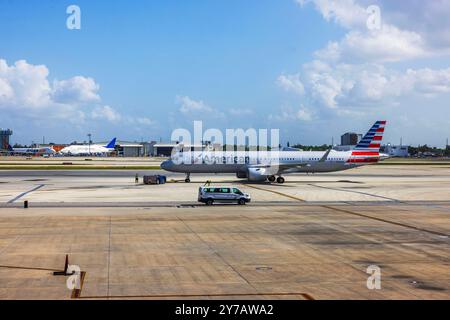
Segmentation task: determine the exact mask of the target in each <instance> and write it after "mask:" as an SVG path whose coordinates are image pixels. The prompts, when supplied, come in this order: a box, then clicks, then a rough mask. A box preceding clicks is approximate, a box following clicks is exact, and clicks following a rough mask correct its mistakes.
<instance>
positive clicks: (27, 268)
mask: <svg viewBox="0 0 450 320" xmlns="http://www.w3.org/2000/svg"><path fill="white" fill-rule="evenodd" d="M0 268H4V269H21V270H39V271H61V270H58V269H47V268H36V267H19V266H3V265H0Z"/></svg>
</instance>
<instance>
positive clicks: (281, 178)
mask: <svg viewBox="0 0 450 320" xmlns="http://www.w3.org/2000/svg"><path fill="white" fill-rule="evenodd" d="M267 180H269V182H272V183H273V182H275V181H276V182H277V183H279V184H283V183H284V182H285V180H284V178H283V177H278V178H276V177H275V176H269V177H268V178H267Z"/></svg>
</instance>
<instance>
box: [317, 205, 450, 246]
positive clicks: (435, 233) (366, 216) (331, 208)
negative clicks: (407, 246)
mask: <svg viewBox="0 0 450 320" xmlns="http://www.w3.org/2000/svg"><path fill="white" fill-rule="evenodd" d="M321 207H322V208H326V209H330V210H335V211H339V212H343V213H348V214H351V215H354V216H358V217H362V218H368V219H372V220H376V221H380V222H384V223H389V224H393V225H397V226H400V227H404V228H408V229H413V230H416V231H422V232H427V233H431V234H434V235H436V236H440V237H447V238H448V237H449V235H448V234H445V233H441V232H438V231H432V230H428V229H423V228H419V227H415V226H411V225H409V224H405V223H401V222H395V221H392V220H386V219H382V218H377V217H374V216H369V215H366V214H363V213H358V212H354V211H350V210H346V209H341V208H335V207H332V206H327V205H322V206H321Z"/></svg>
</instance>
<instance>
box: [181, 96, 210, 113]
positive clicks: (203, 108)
mask: <svg viewBox="0 0 450 320" xmlns="http://www.w3.org/2000/svg"><path fill="white" fill-rule="evenodd" d="M176 102H177V103H178V104H180V109H179V110H180V112H181V113H184V114H187V113H193V112H212V111H213V108H211V107H210V106H208V105H207V104H205V103H204V102H203V101H201V100H198V101H197V100H194V99H191V98H190V97H188V96H177V97H176Z"/></svg>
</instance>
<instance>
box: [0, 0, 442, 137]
mask: <svg viewBox="0 0 450 320" xmlns="http://www.w3.org/2000/svg"><path fill="white" fill-rule="evenodd" d="M394 2H396V1H394ZM373 3H375V4H377V5H379V7H380V8H381V17H382V23H383V26H382V29H381V30H379V31H377V33H374V32H372V31H368V30H365V24H363V23H362V22H361V21H362V19H366V16H365V14H366V13H365V8H366V7H367V6H368V5H369V4H373ZM402 3H404V4H403V5H402ZM436 3H439V4H440V6H439V5H436V4H433V5H431V4H430V5H427V4H426V3H421V2H418V1H414V0H411V1H410V3H406V1H397V2H396V3H395V4H392V1H391V2H388V1H378V2H377V1H372V3H368V2H366V1H364V0H361V1H358V0H343V1H331V0H330V1H326V0H317V1H314V0H312V1H300V0H298V1H294V0H259V1H256V0H250V1H238V0H231V1H223V0H222V1H218V0H209V1H207V0H203V1H174V0H171V1H170V0H169V1H39V2H37V1H19V0H16V1H0V39H1V41H0V112H1V114H2V117H1V118H0V127H9V128H11V129H13V130H14V136H13V141H14V142H20V143H26V144H28V143H30V142H31V141H40V140H42V136H45V137H46V140H47V141H54V142H68V141H73V140H78V141H82V140H85V139H86V134H87V133H88V132H90V133H92V134H93V137H94V140H108V139H109V138H110V137H112V136H117V137H118V138H120V139H125V140H141V139H144V140H159V139H160V138H162V139H163V140H166V141H167V140H169V138H170V134H171V131H172V130H173V129H175V128H177V127H186V128H188V129H189V128H191V127H192V121H193V120H203V121H204V126H205V127H206V128H208V127H214V128H216V127H217V128H220V129H224V128H235V127H242V128H249V127H254V128H280V130H281V139H282V141H283V142H287V141H290V142H291V143H295V142H300V143H304V144H309V143H311V144H322V143H329V142H330V141H331V137H332V136H334V137H335V141H337V139H338V138H339V136H340V134H341V133H343V132H346V131H358V132H363V131H365V130H366V129H367V128H368V127H369V126H370V125H371V124H372V123H373V122H374V121H376V120H382V118H383V119H386V120H388V121H389V126H388V130H387V140H388V141H390V142H393V143H397V142H398V141H399V139H400V137H403V140H404V142H406V143H410V144H419V143H420V144H423V143H429V144H432V145H440V146H442V145H443V144H444V142H445V138H446V137H447V136H450V130H449V128H450V122H449V120H448V118H450V117H449V115H450V111H449V108H450V105H449V98H450V94H449V93H450V69H449V62H450V59H449V52H450V51H449V48H450V41H449V39H447V38H448V35H446V34H444V33H443V34H442V35H440V34H437V33H436V30H440V29H442V28H448V27H449V26H448V25H445V24H446V23H447V24H448V22H446V20H447V19H444V18H442V17H441V15H445V14H446V13H448V11H447V10H448V9H449V8H450V3H449V2H448V1H439V0H438V1H436ZM71 4H75V5H78V6H79V7H80V9H81V30H68V29H67V28H66V19H67V17H68V14H66V8H67V7H68V6H69V5H71ZM361 9H364V11H363V10H361ZM418 12H422V13H423V16H422V15H421V14H418ZM425 13H427V14H425ZM429 16H432V17H434V19H433V23H429V21H427V19H429V18H428V17H429ZM413 18H414V19H413ZM421 19H422V20H421ZM364 22H365V21H364ZM424 25H426V26H429V27H423V26H424ZM436 34H437V35H436ZM440 37H441V38H440ZM329 44H333V45H329ZM336 52H338V53H339V54H337V55H336ZM1 60H3V64H2V63H1Z"/></svg>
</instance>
